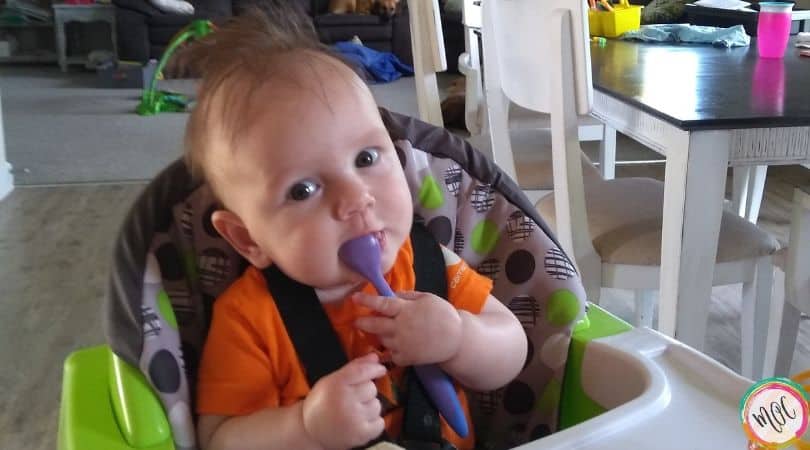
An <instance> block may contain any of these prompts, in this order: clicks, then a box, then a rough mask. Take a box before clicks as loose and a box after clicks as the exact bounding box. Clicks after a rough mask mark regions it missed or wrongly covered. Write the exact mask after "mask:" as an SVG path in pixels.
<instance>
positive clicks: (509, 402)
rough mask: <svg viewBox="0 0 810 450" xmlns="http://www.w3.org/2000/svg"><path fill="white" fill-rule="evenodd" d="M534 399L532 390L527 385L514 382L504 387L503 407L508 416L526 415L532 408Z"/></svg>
mask: <svg viewBox="0 0 810 450" xmlns="http://www.w3.org/2000/svg"><path fill="white" fill-rule="evenodd" d="M534 399H535V396H534V390H532V388H531V387H530V386H529V385H528V384H526V383H524V382H522V381H518V380H515V381H512V382H511V383H509V384H508V385H507V386H506V391H504V394H503V405H504V408H506V411H507V412H509V413H510V414H526V413H528V412H529V411H531V409H532V406H534V401H535V400H534Z"/></svg>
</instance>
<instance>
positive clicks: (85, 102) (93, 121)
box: [0, 66, 418, 185]
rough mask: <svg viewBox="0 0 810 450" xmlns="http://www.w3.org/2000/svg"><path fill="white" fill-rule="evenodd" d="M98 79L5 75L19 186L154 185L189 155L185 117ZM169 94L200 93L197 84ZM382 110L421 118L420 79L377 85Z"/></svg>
mask: <svg viewBox="0 0 810 450" xmlns="http://www.w3.org/2000/svg"><path fill="white" fill-rule="evenodd" d="M96 86H97V84H96V80H95V74H94V73H89V72H80V71H72V72H69V73H67V74H63V73H62V72H60V71H59V70H58V69H57V68H56V67H46V66H31V67H25V66H18V67H13V66H12V67H7V68H5V67H4V68H3V76H2V78H0V90H2V104H3V121H4V123H3V125H4V128H5V134H6V158H7V159H8V161H9V163H11V165H12V166H13V174H14V183H15V184H16V185H51V184H70V183H103V182H131V181H142V180H149V179H151V178H152V177H153V176H154V175H155V174H157V173H158V172H159V171H160V170H161V169H162V168H163V167H165V166H166V165H168V164H169V163H170V162H171V161H173V160H175V159H176V158H178V157H180V156H181V154H182V140H183V132H184V129H185V123H186V118H187V117H188V114H186V113H164V114H160V115H157V116H152V117H141V116H138V115H137V114H135V113H134V110H135V107H136V105H137V104H138V101H139V96H140V93H141V91H140V90H137V89H101V88H98V87H96ZM160 87H161V88H162V89H171V90H175V91H178V92H182V93H185V94H193V92H194V82H193V81H191V80H170V81H165V82H162V84H161V85H160ZM370 87H371V90H372V93H373V94H374V96H375V98H376V99H377V101H378V103H379V104H380V105H381V106H384V107H387V108H389V109H391V110H393V111H397V112H402V113H405V114H410V115H414V116H415V115H418V113H417V107H416V98H415V96H414V94H413V92H414V84H413V78H403V79H400V80H397V81H396V82H394V83H388V84H379V85H372V86H370Z"/></svg>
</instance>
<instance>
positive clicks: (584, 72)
mask: <svg viewBox="0 0 810 450" xmlns="http://www.w3.org/2000/svg"><path fill="white" fill-rule="evenodd" d="M483 8H484V9H483V21H484V30H483V40H484V45H485V48H486V47H487V46H489V47H490V48H492V49H495V50H496V51H494V52H489V53H488V54H487V55H488V56H490V57H492V56H494V57H495V58H497V59H489V60H488V62H487V67H488V75H487V76H488V77H497V78H498V79H499V84H500V86H501V91H502V92H503V94H504V98H505V99H509V100H511V101H512V102H515V103H517V104H519V105H522V106H523V107H525V108H528V109H530V110H533V111H539V112H545V113H550V115H551V141H552V154H553V165H554V193H553V194H551V195H549V196H546V197H544V198H543V199H541V200H540V201H539V202H538V204H537V207H538V210H539V212H540V213H541V215H542V216H543V218H544V219H546V220H547V221H548V222H549V224H550V225H551V226H552V227H553V228H556V231H557V236H558V238H559V240H560V242H561V244H562V246H563V248H564V249H565V251H566V252H567V253H568V254H569V255H573V257H574V258H575V260H576V263H577V266H578V267H579V269H580V272H581V274H582V278H583V282H584V284H585V288H586V290H587V292H588V295H589V300H591V301H595V300H598V298H599V293H600V288H601V287H615V288H622V289H633V290H635V291H636V292H637V299H638V302H637V312H636V314H637V320H636V322H637V323H638V324H640V325H647V326H649V325H651V324H652V306H653V299H654V296H653V295H650V292H652V291H654V290H656V289H657V288H658V286H659V271H660V267H659V266H660V257H661V223H662V209H663V191H664V188H663V183H661V182H659V181H656V180H652V179H640V178H622V179H617V180H600V179H594V178H592V177H588V178H587V182H585V181H584V180H583V171H582V165H581V164H580V158H581V156H580V155H581V152H582V151H581V148H580V145H579V139H578V131H577V125H578V117H580V116H583V115H586V114H587V113H588V112H589V111H590V109H591V103H592V85H591V68H590V46H589V43H588V37H587V13H586V11H587V10H586V6H585V2H583V1H581V0H544V1H543V2H538V1H536V0H498V1H485V2H484V3H483ZM486 57H487V56H485V58H486ZM487 100H488V101H489V97H488V99H487ZM505 102H506V100H504V101H503V102H502V103H501V105H503V104H504V103H505ZM499 164H500V163H499ZM777 248H778V243H777V242H776V240H775V239H773V238H772V237H771V236H770V235H768V234H767V233H765V232H764V231H762V230H760V229H758V228H757V227H756V226H755V225H752V224H750V223H748V222H746V221H745V220H742V219H741V218H739V217H737V216H735V215H733V214H731V213H725V214H724V216H723V223H722V226H721V232H720V243H719V246H718V258H717V260H718V262H717V265H716V266H715V273H714V283H715V284H716V285H720V284H730V283H739V282H742V283H743V297H744V299H743V300H744V304H745V306H744V307H743V318H742V341H743V346H742V348H743V351H742V355H743V357H742V372H743V374H745V375H747V376H749V377H755V378H757V377H758V376H759V374H760V373H761V371H762V368H763V361H764V353H765V344H766V335H767V325H768V319H769V304H770V290H771V279H772V275H773V270H772V263H771V255H772V254H773V253H774V252H775V251H776V249H777ZM698 303H702V302H696V304H698ZM673 310H674V308H673ZM700 313H701V311H700V307H699V306H696V308H695V315H694V316H690V317H688V318H682V320H684V319H688V320H698V321H703V322H704V323H706V321H707V317H706V312H705V311H702V314H700Z"/></svg>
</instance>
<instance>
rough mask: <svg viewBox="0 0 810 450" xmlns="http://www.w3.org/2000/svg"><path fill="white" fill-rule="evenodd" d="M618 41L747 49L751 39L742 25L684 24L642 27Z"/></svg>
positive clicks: (623, 35)
mask: <svg viewBox="0 0 810 450" xmlns="http://www.w3.org/2000/svg"><path fill="white" fill-rule="evenodd" d="M620 39H637V40H641V41H645V42H685V43H689V44H711V45H715V46H718V47H747V46H749V45H751V37H750V36H748V35H747V34H745V28H743V26H742V25H734V26H733V27H729V28H718V27H704V26H699V25H689V24H686V23H668V24H657V25H642V26H641V28H639V29H638V30H633V31H628V32H626V33H624V34H622V35H621V37H620Z"/></svg>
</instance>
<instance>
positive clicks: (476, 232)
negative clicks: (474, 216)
mask: <svg viewBox="0 0 810 450" xmlns="http://www.w3.org/2000/svg"><path fill="white" fill-rule="evenodd" d="M499 239H500V234H499V233H498V225H497V224H496V223H495V222H492V221H490V220H483V221H481V222H478V224H477V225H476V226H475V227H474V228H473V230H472V235H471V236H470V246H472V248H473V250H475V252H476V253H478V254H479V255H485V254H487V253H489V252H491V251H492V249H493V248H495V244H497V243H498V240H499Z"/></svg>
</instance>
